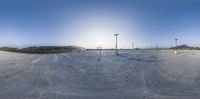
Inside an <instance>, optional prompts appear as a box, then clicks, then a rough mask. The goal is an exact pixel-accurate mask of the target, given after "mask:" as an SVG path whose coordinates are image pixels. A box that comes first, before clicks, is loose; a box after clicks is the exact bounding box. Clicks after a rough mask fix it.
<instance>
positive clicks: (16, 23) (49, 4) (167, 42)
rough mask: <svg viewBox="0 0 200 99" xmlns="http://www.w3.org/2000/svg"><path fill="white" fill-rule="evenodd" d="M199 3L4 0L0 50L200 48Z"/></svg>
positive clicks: (192, 0) (0, 3)
mask: <svg viewBox="0 0 200 99" xmlns="http://www.w3.org/2000/svg"><path fill="white" fill-rule="evenodd" d="M199 17H200V1H198V0H1V1H0V46H14V47H26V46H39V45H77V46H83V47H86V48H96V47H97V46H98V45H99V44H101V45H102V46H103V48H114V47H115V44H114V43H115V39H114V35H113V34H114V33H117V32H119V33H120V35H119V47H120V48H130V47H131V43H132V42H134V43H135V45H137V47H150V46H155V45H156V43H157V42H158V44H159V46H162V47H170V46H174V38H178V39H179V42H178V43H179V44H188V45H191V46H200V39H199V37H200V18H199Z"/></svg>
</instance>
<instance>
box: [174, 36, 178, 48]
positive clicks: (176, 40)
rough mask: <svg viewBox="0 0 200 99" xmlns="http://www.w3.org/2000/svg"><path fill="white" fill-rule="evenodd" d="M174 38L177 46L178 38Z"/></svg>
mask: <svg viewBox="0 0 200 99" xmlns="http://www.w3.org/2000/svg"><path fill="white" fill-rule="evenodd" d="M174 40H175V45H176V47H177V42H178V39H177V38H175V39H174Z"/></svg>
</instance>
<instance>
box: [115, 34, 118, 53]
mask: <svg viewBox="0 0 200 99" xmlns="http://www.w3.org/2000/svg"><path fill="white" fill-rule="evenodd" d="M114 35H115V40H116V45H115V54H116V55H119V52H118V48H117V43H118V39H117V36H118V35H119V33H116V34H114Z"/></svg>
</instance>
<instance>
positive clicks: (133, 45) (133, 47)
mask: <svg viewBox="0 0 200 99" xmlns="http://www.w3.org/2000/svg"><path fill="white" fill-rule="evenodd" d="M134 49H135V47H134V42H133V43H132V51H134Z"/></svg>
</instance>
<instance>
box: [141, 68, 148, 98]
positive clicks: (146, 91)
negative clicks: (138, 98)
mask: <svg viewBox="0 0 200 99" xmlns="http://www.w3.org/2000/svg"><path fill="white" fill-rule="evenodd" d="M141 76H142V82H143V84H144V85H143V90H144V93H145V94H146V93H148V90H147V88H146V80H145V78H144V72H143V71H141Z"/></svg>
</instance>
